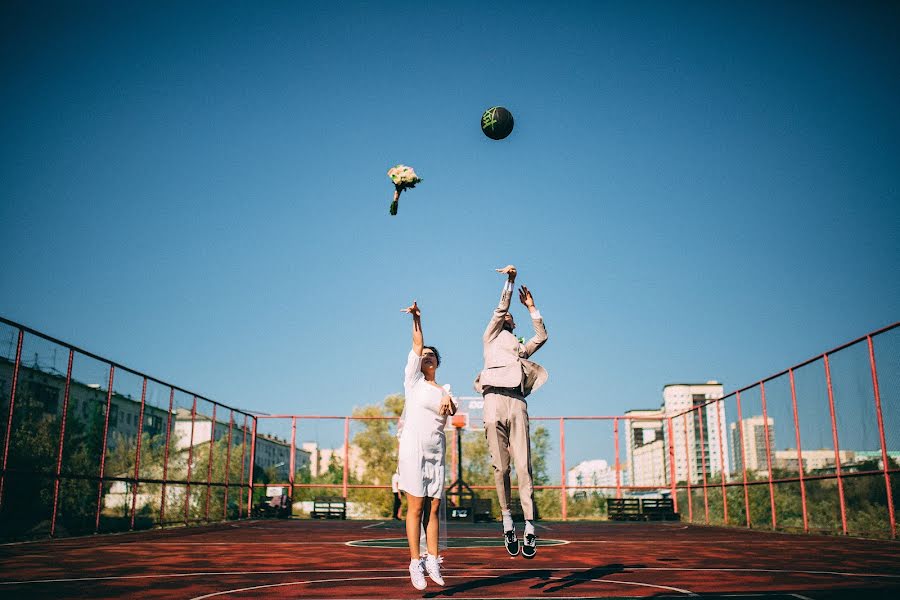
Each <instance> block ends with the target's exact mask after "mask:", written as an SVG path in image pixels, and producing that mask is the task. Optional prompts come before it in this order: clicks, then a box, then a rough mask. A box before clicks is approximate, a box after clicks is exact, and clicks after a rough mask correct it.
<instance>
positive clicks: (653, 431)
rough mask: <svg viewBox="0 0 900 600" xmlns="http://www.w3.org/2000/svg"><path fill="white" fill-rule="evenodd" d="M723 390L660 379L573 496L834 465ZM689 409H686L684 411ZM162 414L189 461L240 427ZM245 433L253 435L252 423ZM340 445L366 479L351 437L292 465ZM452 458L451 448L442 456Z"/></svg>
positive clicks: (46, 388) (281, 449) (75, 392)
mask: <svg viewBox="0 0 900 600" xmlns="http://www.w3.org/2000/svg"><path fill="white" fill-rule="evenodd" d="M13 366H14V365H13V363H12V361H10V360H9V359H7V358H0V407H3V410H4V411H6V410H8V403H9V394H10V386H11V381H12V371H13ZM18 386H19V388H18V389H20V390H21V391H22V393H23V394H25V395H27V396H28V397H30V398H31V401H32V402H35V403H37V405H39V406H42V407H43V411H44V412H45V413H47V414H59V413H61V412H62V402H63V395H64V389H65V376H64V375H62V374H60V373H57V372H55V371H53V370H49V369H46V368H43V369H42V368H40V367H39V366H38V365H37V363H35V364H34V365H31V366H29V365H26V364H24V362H23V364H21V365H20V369H19V378H18ZM723 395H724V390H723V386H722V384H721V383H719V382H717V381H707V382H706V383H677V384H668V385H666V386H664V387H663V394H662V402H661V404H660V406H659V407H658V408H642V409H631V410H628V411H626V412H625V413H624V415H623V418H622V419H621V420H620V422H624V424H625V425H624V426H625V448H624V450H625V452H624V455H625V456H624V460H620V462H619V465H618V467H619V470H618V474H617V471H616V464H615V461H610V460H609V459H608V458H605V457H596V458H591V459H588V460H584V461H582V462H580V463H578V464H577V465H575V466H573V467H571V468H569V469H567V472H566V487H567V492H568V494H569V495H570V496H575V497H577V496H586V495H588V494H597V495H604V496H609V495H614V494H615V493H616V490H617V488H618V489H621V488H626V489H627V492H628V493H629V494H630V495H636V494H637V495H640V494H646V495H656V496H660V495H661V496H665V495H668V494H669V493H670V490H671V485H672V481H673V479H674V481H675V483H677V484H679V485H680V484H683V483H690V484H692V485H699V484H702V483H704V481H706V482H709V481H711V480H712V481H721V479H720V477H721V476H722V474H723V473H724V477H725V479H726V481H737V480H739V479H740V478H743V475H744V473H745V472H746V473H747V475H748V477H750V478H764V477H768V474H769V472H770V471H773V472H774V471H783V472H788V473H797V472H799V471H800V461H801V459H802V462H803V473H818V474H827V473H828V472H833V471H834V469H835V452H834V450H833V449H828V448H822V449H809V448H803V449H802V450H801V451H800V452H798V451H797V449H796V448H790V447H788V448H786V449H781V450H779V449H777V448H778V446H777V441H778V440H776V437H775V430H776V427H775V420H774V419H773V418H772V417H771V416H768V417H767V418H764V417H763V416H762V415H750V416H746V417H744V418H743V419H741V420H740V421H732V422H729V423H727V425H726V418H725V402H724V401H722V400H721V399H722V397H723ZM17 396H18V394H17ZM69 396H70V397H69V406H68V411H67V415H68V418H70V419H76V420H81V421H83V422H87V420H88V419H89V418H91V417H92V416H95V415H97V414H100V415H104V414H105V411H106V403H107V391H106V390H104V389H102V388H101V385H100V384H96V383H83V382H78V381H74V380H73V381H72V382H71V385H70V394H69ZM140 405H141V403H140V401H139V400H135V399H133V398H130V397H128V396H124V395H122V394H120V393H115V392H114V393H113V394H112V395H111V396H110V415H109V434H108V440H109V444H110V447H111V448H112V447H113V445H114V444H116V443H117V440H123V439H134V438H135V437H136V435H137V428H138V420H139V415H140ZM701 407H702V408H701ZM691 409H695V410H691ZM688 410H691V412H690V413H688V414H687V415H686V416H684V415H683V413H685V411H688ZM4 414H5V412H4ZM675 415H683V416H680V417H679V418H675V419H672V420H671V423H670V421H669V420H668V418H669V417H670V416H675ZM167 423H168V424H169V426H170V427H171V430H172V432H173V433H174V435H173V437H172V439H173V452H172V456H173V458H172V460H173V461H176V462H177V461H181V462H186V461H187V457H188V456H189V455H190V453H191V452H197V450H198V448H200V447H203V446H205V445H208V444H209V442H210V439H212V440H215V441H220V440H223V439H227V438H228V436H232V443H233V444H235V445H239V444H241V443H242V439H243V436H244V430H243V429H242V428H241V426H242V423H237V422H231V421H230V419H228V420H224V419H222V418H221V415H220V417H217V418H216V420H215V425H214V426H213V421H212V419H211V417H210V416H207V415H201V414H199V413H194V414H192V411H191V410H189V409H186V408H184V407H177V408H175V409H174V410H173V412H172V414H171V415H170V414H169V411H168V409H163V408H160V407H158V406H154V405H151V404H149V403H147V404H145V406H144V421H143V425H142V430H143V432H145V433H147V434H150V435H158V434H160V433H163V432H165V430H166V424H167ZM117 434H121V435H117ZM246 435H247V438H249V437H250V434H249V432H247V434H246ZM670 438H671V443H670ZM767 438H768V444H766V439H767ZM791 441H793V437H792V440H791ZM794 445H796V444H794ZM742 447H743V452H741V448H742ZM767 449H768V452H767ZM345 452H346V454H347V457H348V459H349V460H348V465H349V468H350V472H351V473H352V474H353V475H354V476H355V477H356V478H358V479H359V480H362V478H363V477H364V473H365V468H366V465H365V461H364V460H363V456H362V455H361V452H360V450H359V448H358V447H356V446H355V445H351V446H350V447H349V448H348V449H345V448H344V447H343V445H341V446H339V447H337V448H325V447H320V445H319V444H318V443H316V442H311V441H307V442H302V443H298V444H297V446H296V447H295V448H294V460H293V465H294V468H295V470H296V471H300V470H302V469H308V470H309V473H310V475H311V476H313V477H316V476H319V475H321V474H322V473H324V472H326V471H327V470H328V467H329V464H330V463H331V462H333V459H337V462H338V463H340V464H342V463H343V459H344V454H345ZM290 454H291V444H290V443H289V442H288V441H287V440H285V439H281V438H279V437H276V436H273V435H267V434H263V433H259V434H258V435H257V439H256V448H255V457H254V463H255V466H256V468H261V469H267V470H269V472H270V473H271V474H272V475H273V476H274V477H275V478H276V479H280V480H282V481H286V480H287V479H288V477H289V471H290V465H291V456H290ZM888 455H889V456H890V457H891V459H893V460H895V461H898V462H900V451H890V452H888ZM838 458H839V460H840V462H841V467H842V470H846V471H852V470H854V468H855V467H856V465H858V464H861V463H864V462H870V463H871V462H872V461H876V462H877V464H878V468H879V469H880V468H882V464H881V458H882V457H881V451H880V450H850V449H842V450H841V451H840V452H839V453H838ZM243 459H244V462H245V465H246V466H247V467H249V461H250V456H249V453H245V455H244V457H243ZM237 460H240V459H237ZM450 460H451V458H450V457H448V462H449V461H450ZM110 475H112V476H116V475H125V474H110Z"/></svg>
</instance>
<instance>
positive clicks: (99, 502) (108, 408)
mask: <svg viewBox="0 0 900 600" xmlns="http://www.w3.org/2000/svg"><path fill="white" fill-rule="evenodd" d="M115 372H116V368H115V366H113V365H109V387H107V388H106V416H105V417H104V419H103V444H102V447H101V448H100V482H99V483H98V484H97V514H96V516H95V520H94V533H98V532H99V531H100V511H101V509H102V508H103V476H104V474H105V470H106V447H107V443H108V442H107V438H108V437H109V413H110V411H111V410H112V396H113V377H114V375H115ZM117 418H118V417H117Z"/></svg>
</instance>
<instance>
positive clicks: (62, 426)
mask: <svg viewBox="0 0 900 600" xmlns="http://www.w3.org/2000/svg"><path fill="white" fill-rule="evenodd" d="M74 357H75V351H74V350H72V349H71V348H69V367H68V368H67V369H66V391H65V393H64V394H63V409H62V420H61V421H60V424H59V451H58V453H57V455H56V477H55V479H54V481H53V516H52V517H50V537H53V536H54V534H55V533H56V510H57V508H58V506H59V475H60V473H61V472H62V458H63V442H64V440H65V438H66V416H67V415H68V413H69V389H70V388H71V385H72V359H73V358H74Z"/></svg>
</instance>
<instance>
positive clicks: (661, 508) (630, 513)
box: [606, 498, 679, 521]
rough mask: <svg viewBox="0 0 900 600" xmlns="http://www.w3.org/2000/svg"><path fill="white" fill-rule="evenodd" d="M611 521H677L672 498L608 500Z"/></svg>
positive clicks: (607, 509) (607, 510)
mask: <svg viewBox="0 0 900 600" xmlns="http://www.w3.org/2000/svg"><path fill="white" fill-rule="evenodd" d="M606 514H607V516H608V517H609V520H610V521H677V520H679V516H678V513H676V512H675V508H674V503H673V502H672V499H671V498H607V499H606Z"/></svg>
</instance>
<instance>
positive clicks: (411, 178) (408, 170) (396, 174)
mask: <svg viewBox="0 0 900 600" xmlns="http://www.w3.org/2000/svg"><path fill="white" fill-rule="evenodd" d="M387 174H388V177H390V178H391V181H393V182H394V201H393V202H391V214H392V215H396V214H397V204H398V203H399V201H400V192H402V191H403V190H406V189H412V188H414V187H416V184H417V183H419V182H420V181H422V178H421V177H419V176H418V175H416V170H415V169H413V168H412V167H407V166H406V165H397V166H396V167H391V168H390V169H388V172H387Z"/></svg>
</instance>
